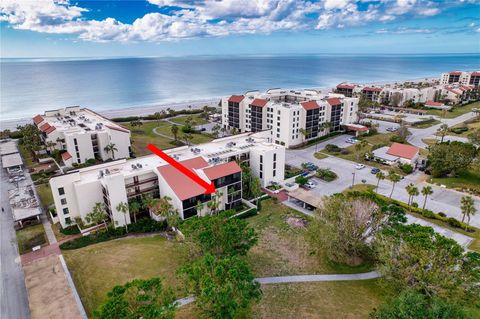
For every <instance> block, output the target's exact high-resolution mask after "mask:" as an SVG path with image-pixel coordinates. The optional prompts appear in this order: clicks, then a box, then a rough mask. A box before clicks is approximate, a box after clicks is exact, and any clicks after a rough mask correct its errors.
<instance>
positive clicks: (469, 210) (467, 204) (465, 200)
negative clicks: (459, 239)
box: [460, 196, 477, 230]
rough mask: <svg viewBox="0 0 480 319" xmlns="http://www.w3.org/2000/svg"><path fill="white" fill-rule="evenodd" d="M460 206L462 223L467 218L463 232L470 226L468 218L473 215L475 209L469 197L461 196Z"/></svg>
mask: <svg viewBox="0 0 480 319" xmlns="http://www.w3.org/2000/svg"><path fill="white" fill-rule="evenodd" d="M460 204H461V205H460V209H461V210H462V214H463V218H462V223H463V222H464V221H465V217H467V225H466V226H465V230H467V229H468V226H469V225H470V217H471V216H473V215H475V213H476V212H477V209H476V208H475V202H474V201H473V198H472V197H471V196H463V197H462V199H461V200H460Z"/></svg>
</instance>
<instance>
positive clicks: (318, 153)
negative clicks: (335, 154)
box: [313, 152, 328, 160]
mask: <svg viewBox="0 0 480 319" xmlns="http://www.w3.org/2000/svg"><path fill="white" fill-rule="evenodd" d="M313 156H315V158H316V159H319V160H321V159H324V158H327V157H328V155H327V154H325V153H322V152H316V153H314V154H313Z"/></svg>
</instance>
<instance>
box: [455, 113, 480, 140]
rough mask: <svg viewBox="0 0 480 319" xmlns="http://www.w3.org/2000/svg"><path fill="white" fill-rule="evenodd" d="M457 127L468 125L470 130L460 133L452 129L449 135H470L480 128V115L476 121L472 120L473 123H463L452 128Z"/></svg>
mask: <svg viewBox="0 0 480 319" xmlns="http://www.w3.org/2000/svg"><path fill="white" fill-rule="evenodd" d="M456 127H467V128H468V131H465V132H462V133H460V134H457V133H455V132H451V131H450V132H448V135H452V136H462V137H468V135H470V134H472V133H473V131H475V130H478V129H480V117H477V118H476V119H475V121H472V122H471V123H461V124H457V125H455V126H452V127H451V128H456Z"/></svg>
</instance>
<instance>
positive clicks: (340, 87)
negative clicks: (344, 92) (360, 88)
mask: <svg viewBox="0 0 480 319" xmlns="http://www.w3.org/2000/svg"><path fill="white" fill-rule="evenodd" d="M354 88H355V85H351V84H342V83H340V84H339V85H337V89H354Z"/></svg>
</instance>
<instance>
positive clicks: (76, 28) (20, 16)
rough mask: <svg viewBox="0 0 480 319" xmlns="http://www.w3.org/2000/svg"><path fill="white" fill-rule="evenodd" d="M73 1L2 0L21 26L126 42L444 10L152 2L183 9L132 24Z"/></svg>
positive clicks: (404, 1)
mask: <svg viewBox="0 0 480 319" xmlns="http://www.w3.org/2000/svg"><path fill="white" fill-rule="evenodd" d="M73 1H74V0H71V1H70V2H69V0H0V14H1V15H0V20H1V21H6V22H7V23H8V24H10V25H11V26H12V27H13V28H17V29H26V30H33V31H37V32H45V33H61V34H78V37H79V38H80V39H83V40H88V41H122V42H126V41H165V40H174V39H182V38H192V37H201V36H226V35H229V34H253V33H272V32H276V31H279V30H308V29H318V30H323V29H328V28H346V27H349V26H358V25H365V24H368V23H371V22H373V21H378V22H380V23H382V22H388V21H394V20H397V19H400V18H401V17H402V16H407V15H408V16H412V15H413V16H431V15H435V14H438V13H439V12H440V9H439V8H437V6H438V3H433V2H431V1H416V0H397V1H392V0H381V1H378V2H374V4H369V5H368V6H367V7H366V8H365V7H364V5H362V6H361V8H360V7H359V1H360V2H361V1H363V0H357V1H355V0H325V1H321V2H312V1H311V0H221V1H219V0H178V1H175V0H148V1H149V2H150V3H151V4H154V5H157V6H159V7H163V6H176V7H179V8H181V9H180V10H176V11H173V13H170V14H162V13H158V12H155V13H148V14H145V15H144V16H143V17H139V18H137V19H136V20H135V21H134V22H133V23H131V24H127V23H122V22H119V21H118V20H116V19H114V18H107V19H104V20H101V21H97V20H85V19H84V17H82V14H83V13H84V12H86V11H87V9H85V8H81V7H79V6H78V5H75V4H73ZM182 8H183V9H182ZM412 30H413V29H412ZM400 32H401V30H397V33H400ZM404 32H407V31H404ZM409 32H413V31H409Z"/></svg>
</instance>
